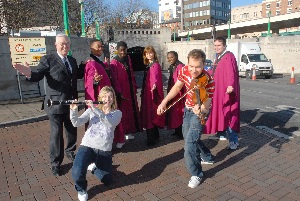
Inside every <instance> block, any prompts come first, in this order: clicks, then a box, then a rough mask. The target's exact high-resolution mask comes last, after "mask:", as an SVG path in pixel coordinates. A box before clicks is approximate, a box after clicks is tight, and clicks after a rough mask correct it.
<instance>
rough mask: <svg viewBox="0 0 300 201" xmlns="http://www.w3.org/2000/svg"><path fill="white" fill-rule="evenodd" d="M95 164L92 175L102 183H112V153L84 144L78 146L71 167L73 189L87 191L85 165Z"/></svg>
mask: <svg viewBox="0 0 300 201" xmlns="http://www.w3.org/2000/svg"><path fill="white" fill-rule="evenodd" d="M91 163H95V164H96V169H95V171H94V175H95V176H96V177H97V178H98V179H99V180H100V181H101V182H102V183H104V184H106V185H108V184H110V183H112V178H111V170H112V155H111V152H109V151H101V150H99V149H93V148H90V147H86V146H80V147H79V149H78V151H77V154H76V157H75V160H74V162H73V167H72V178H73V180H74V182H75V189H76V190H77V191H79V192H86V191H87V180H86V173H87V167H88V166H89V165H90V164H91Z"/></svg>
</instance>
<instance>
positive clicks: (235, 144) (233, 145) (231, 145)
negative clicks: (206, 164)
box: [227, 142, 239, 150]
mask: <svg viewBox="0 0 300 201" xmlns="http://www.w3.org/2000/svg"><path fill="white" fill-rule="evenodd" d="M238 145H239V143H234V142H229V144H228V147H227V149H230V150H236V149H237V147H238Z"/></svg>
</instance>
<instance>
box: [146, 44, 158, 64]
mask: <svg viewBox="0 0 300 201" xmlns="http://www.w3.org/2000/svg"><path fill="white" fill-rule="evenodd" d="M150 52H153V54H154V58H153V60H154V61H157V62H158V58H157V53H156V51H155V49H154V47H153V46H147V47H145V49H144V52H143V60H144V64H145V65H148V64H149V59H147V57H146V53H150Z"/></svg>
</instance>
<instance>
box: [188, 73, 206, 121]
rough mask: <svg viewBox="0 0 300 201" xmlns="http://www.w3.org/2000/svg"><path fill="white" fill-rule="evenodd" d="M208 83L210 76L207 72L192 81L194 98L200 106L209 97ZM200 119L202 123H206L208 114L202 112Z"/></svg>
mask: <svg viewBox="0 0 300 201" xmlns="http://www.w3.org/2000/svg"><path fill="white" fill-rule="evenodd" d="M207 84H208V77H207V76H206V75H205V74H201V75H200V76H199V77H197V78H195V79H193V80H192V82H191V86H190V88H191V89H193V90H194V94H193V97H192V100H193V102H194V103H195V104H198V105H199V106H200V107H201V105H202V103H204V102H205V101H206V100H207V99H208V93H207V91H206V89H205V88H206V85H207ZM199 120H200V122H201V124H202V125H204V124H205V122H206V120H207V115H205V114H203V113H200V115H199Z"/></svg>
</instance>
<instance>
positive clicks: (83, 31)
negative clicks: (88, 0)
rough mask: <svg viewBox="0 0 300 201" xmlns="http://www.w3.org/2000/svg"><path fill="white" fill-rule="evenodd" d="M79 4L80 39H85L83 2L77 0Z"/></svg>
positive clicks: (82, 0)
mask: <svg viewBox="0 0 300 201" xmlns="http://www.w3.org/2000/svg"><path fill="white" fill-rule="evenodd" d="M78 2H79V3H80V15H81V37H85V36H86V34H85V25H84V0H78Z"/></svg>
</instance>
